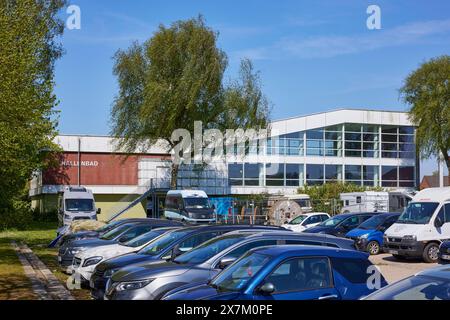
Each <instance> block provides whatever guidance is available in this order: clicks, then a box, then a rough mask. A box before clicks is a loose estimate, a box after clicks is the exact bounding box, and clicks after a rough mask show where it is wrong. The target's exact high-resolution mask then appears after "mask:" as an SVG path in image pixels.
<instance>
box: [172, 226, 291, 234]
mask: <svg viewBox="0 0 450 320" xmlns="http://www.w3.org/2000/svg"><path fill="white" fill-rule="evenodd" d="M240 229H246V230H251V229H254V230H280V231H282V230H286V229H284V228H282V227H277V226H261V225H251V224H219V225H207V226H185V227H184V228H180V230H179V231H192V232H201V231H209V230H218V231H220V230H236V231H238V230H240ZM288 232H292V231H288Z"/></svg>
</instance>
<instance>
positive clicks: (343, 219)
mask: <svg viewBox="0 0 450 320" xmlns="http://www.w3.org/2000/svg"><path fill="white" fill-rule="evenodd" d="M377 214H379V213H378V212H366V213H343V214H338V215H337V216H334V217H331V218H330V219H328V220H325V221H324V222H322V223H321V224H319V225H317V226H315V227H312V228H308V229H307V230H305V231H304V232H308V233H324V234H331V235H333V236H337V237H345V235H346V234H347V233H348V232H349V231H350V230H353V229H355V228H356V227H357V226H359V225H360V224H361V223H363V222H364V221H366V220H367V219H370V218H372V217H373V216H375V215H377Z"/></svg>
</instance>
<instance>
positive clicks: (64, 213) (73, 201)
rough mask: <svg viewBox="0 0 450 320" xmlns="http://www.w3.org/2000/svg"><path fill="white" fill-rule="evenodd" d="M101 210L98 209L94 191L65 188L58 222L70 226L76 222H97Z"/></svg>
mask: <svg viewBox="0 0 450 320" xmlns="http://www.w3.org/2000/svg"><path fill="white" fill-rule="evenodd" d="M100 212H101V209H96V207H95V201H94V195H93V194H92V191H91V190H89V189H86V188H85V187H71V186H68V187H64V189H63V192H61V193H60V194H59V199H58V221H59V225H60V226H68V225H70V224H71V223H72V222H73V221H75V220H97V215H98V214H100Z"/></svg>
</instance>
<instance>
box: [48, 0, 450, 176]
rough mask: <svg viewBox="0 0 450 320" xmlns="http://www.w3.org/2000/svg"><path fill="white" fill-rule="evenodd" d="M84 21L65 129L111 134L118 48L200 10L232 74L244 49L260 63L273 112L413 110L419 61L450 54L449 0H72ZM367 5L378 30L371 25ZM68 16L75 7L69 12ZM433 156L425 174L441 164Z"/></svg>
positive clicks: (73, 42)
mask: <svg viewBox="0 0 450 320" xmlns="http://www.w3.org/2000/svg"><path fill="white" fill-rule="evenodd" d="M70 3H71V4H75V5H78V6H79V7H80V9H81V30H66V32H65V34H64V36H63V38H62V44H63V46H64V48H65V50H66V54H65V55H64V56H63V57H62V58H61V59H60V60H59V61H58V62H57V65H56V94H57V96H58V99H59V100H60V105H59V107H58V109H59V110H60V111H61V112H60V115H59V130H60V132H61V133H65V134H101V135H104V134H108V133H109V111H110V108H111V104H112V101H113V99H114V96H115V95H116V93H117V84H116V80H115V78H114V76H113V75H112V66H113V60H112V57H113V55H114V53H115V52H116V51H117V50H118V49H119V48H122V49H123V48H127V47H128V46H129V45H130V44H131V42H132V41H134V40H138V41H144V40H146V39H148V38H149V37H151V36H152V34H153V32H154V31H155V30H156V29H157V27H158V25H159V24H161V23H162V24H165V25H168V24H170V23H171V22H173V21H176V20H180V19H188V18H191V17H196V16H197V15H198V14H202V15H203V16H204V17H205V19H206V21H207V23H208V25H209V26H211V27H212V28H213V29H214V30H216V31H218V32H219V33H220V36H219V46H220V47H221V48H222V49H223V50H224V51H225V52H226V53H227V54H228V57H229V67H228V70H227V73H226V78H233V77H235V76H236V72H237V70H238V67H239V61H240V59H241V58H243V57H248V58H250V59H252V60H253V62H254V64H255V67H256V69H258V70H260V71H261V78H262V82H263V89H264V92H265V94H266V95H267V96H268V98H269V99H270V101H271V102H272V104H273V112H272V117H273V119H280V118H286V117H291V116H297V115H303V114H308V113H311V112H318V111H326V110H332V109H336V108H341V107H353V108H370V109H380V110H383V109H386V110H401V111H403V110H406V108H407V107H406V106H405V105H404V104H403V103H402V102H401V101H400V100H399V94H398V89H399V88H400V87H401V85H402V81H403V79H404V78H405V77H406V76H407V75H408V73H409V72H411V71H412V70H414V69H415V68H416V67H417V66H418V65H419V64H420V63H421V62H423V61H425V60H427V59H429V58H431V57H435V56H438V55H442V54H450V15H449V12H450V2H449V1H448V0H428V1H400V0H396V1H392V0H391V1H380V0H372V1H364V0H340V1H331V0H330V1H321V0H315V1H312V0H311V1H299V0H296V1H290V0H289V1H288V0H285V1H275V0H272V1H261V0H241V1H237V0H222V1H217V0H176V1H175V0H165V1H162V0H161V1H160V0H109V1H106V0H96V1H92V0H90V1H89V0H73V1H70ZM370 4H376V5H378V6H380V8H381V23H382V29H381V30H369V29H367V27H366V20H367V18H368V14H367V13H366V9H367V7H368V6H369V5H370ZM62 17H63V18H64V19H65V18H66V17H68V15H65V14H62ZM435 167H436V165H435V162H434V161H427V162H425V163H424V164H423V166H422V173H430V172H432V171H433V170H435Z"/></svg>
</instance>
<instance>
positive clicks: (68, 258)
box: [58, 219, 181, 271]
mask: <svg viewBox="0 0 450 320" xmlns="http://www.w3.org/2000/svg"><path fill="white" fill-rule="evenodd" d="M180 225H181V224H180V223H179V222H176V221H169V220H160V219H146V220H145V221H138V222H131V223H125V224H121V225H119V226H118V227H116V228H114V229H112V230H110V231H109V232H107V233H105V234H103V235H102V236H100V238H96V239H84V240H76V241H72V242H69V243H67V244H65V245H63V246H61V247H60V248H59V251H58V263H59V265H60V267H61V269H62V270H63V271H66V270H67V268H68V267H70V266H71V265H72V260H73V258H74V256H75V255H76V254H77V253H78V252H80V251H81V250H85V249H87V248H93V247H97V246H102V245H107V244H114V243H117V242H126V241H129V240H131V239H133V238H135V237H137V236H140V235H142V234H144V233H147V232H149V231H151V230H152V229H155V228H162V227H169V226H180Z"/></svg>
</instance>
